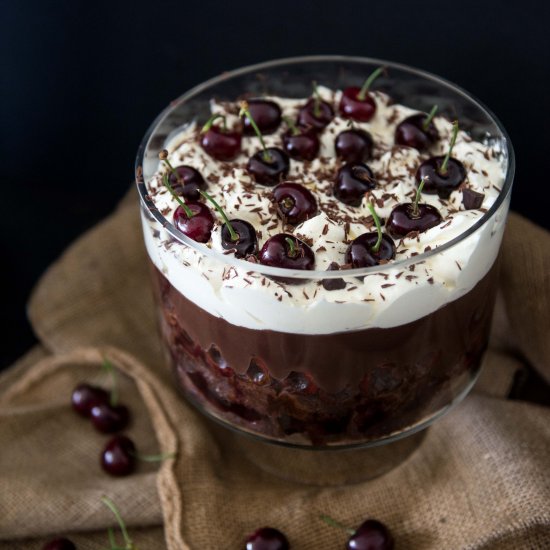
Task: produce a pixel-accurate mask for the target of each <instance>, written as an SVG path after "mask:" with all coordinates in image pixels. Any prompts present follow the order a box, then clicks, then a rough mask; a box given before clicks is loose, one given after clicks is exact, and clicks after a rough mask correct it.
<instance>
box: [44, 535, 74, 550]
mask: <svg viewBox="0 0 550 550" xmlns="http://www.w3.org/2000/svg"><path fill="white" fill-rule="evenodd" d="M42 550H76V546H75V545H74V542H72V541H70V540H69V539H66V538H57V539H53V540H51V541H50V542H47V543H46V544H45V545H44V546H43V547H42Z"/></svg>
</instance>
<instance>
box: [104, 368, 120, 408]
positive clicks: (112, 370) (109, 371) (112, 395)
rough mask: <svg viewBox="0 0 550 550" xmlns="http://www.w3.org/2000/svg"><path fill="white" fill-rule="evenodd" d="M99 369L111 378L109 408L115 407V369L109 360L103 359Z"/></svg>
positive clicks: (116, 398) (116, 391)
mask: <svg viewBox="0 0 550 550" xmlns="http://www.w3.org/2000/svg"><path fill="white" fill-rule="evenodd" d="M101 368H102V370H103V371H104V372H106V373H107V374H108V375H109V376H110V377H111V380H112V385H113V387H112V389H111V392H110V394H109V404H110V405H111V407H115V406H116V405H117V404H118V384H117V375H116V370H115V367H114V366H113V364H112V363H111V362H110V361H109V359H107V358H106V357H104V358H103V363H102V365H101Z"/></svg>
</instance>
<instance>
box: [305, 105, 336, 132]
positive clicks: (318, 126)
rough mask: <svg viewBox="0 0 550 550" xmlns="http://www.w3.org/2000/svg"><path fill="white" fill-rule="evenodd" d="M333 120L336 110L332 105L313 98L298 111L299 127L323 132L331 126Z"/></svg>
mask: <svg viewBox="0 0 550 550" xmlns="http://www.w3.org/2000/svg"><path fill="white" fill-rule="evenodd" d="M333 118H334V110H333V108H332V106H331V105H330V103H327V102H326V101H319V100H316V99H315V98H311V99H310V100H309V101H308V102H307V103H306V104H305V105H304V106H303V107H301V108H300V110H299V111H298V126H304V127H305V128H311V129H312V130H314V131H316V132H321V131H322V130H324V129H325V128H326V127H327V126H328V125H329V124H330V121H331V120H332V119H333Z"/></svg>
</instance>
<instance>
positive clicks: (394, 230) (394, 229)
mask: <svg viewBox="0 0 550 550" xmlns="http://www.w3.org/2000/svg"><path fill="white" fill-rule="evenodd" d="M441 220H442V218H441V214H440V213H439V210H438V209H437V208H435V206H431V205H430V204H419V205H417V208H416V209H415V207H414V204H413V203H411V202H408V203H404V204H398V205H397V206H396V207H395V208H394V209H393V210H392V211H391V213H390V215H389V216H388V219H387V220H386V231H387V232H388V233H389V234H390V235H391V236H392V237H396V238H399V237H405V236H406V235H408V234H409V233H411V232H413V231H418V232H419V233H422V232H423V231H427V230H428V229H430V228H431V227H435V226H436V225H438V224H439V223H441Z"/></svg>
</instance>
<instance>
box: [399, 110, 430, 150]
mask: <svg viewBox="0 0 550 550" xmlns="http://www.w3.org/2000/svg"><path fill="white" fill-rule="evenodd" d="M427 117H428V115H426V114H424V113H419V114H417V115H412V116H410V117H408V118H406V119H405V120H403V121H401V122H400V123H399V124H398V125H397V128H396V129H395V143H397V144H398V145H406V146H407V147H414V148H415V149H418V150H419V151H424V150H425V149H428V148H429V147H430V146H431V145H433V144H434V143H435V142H436V141H437V140H438V139H439V134H438V133H437V129H436V127H435V124H434V123H433V121H430V123H429V124H428V127H427V128H424V123H425V122H426V119H427Z"/></svg>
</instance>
